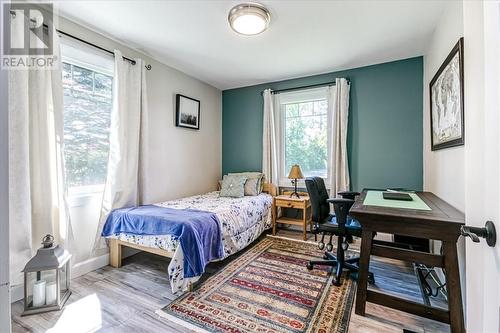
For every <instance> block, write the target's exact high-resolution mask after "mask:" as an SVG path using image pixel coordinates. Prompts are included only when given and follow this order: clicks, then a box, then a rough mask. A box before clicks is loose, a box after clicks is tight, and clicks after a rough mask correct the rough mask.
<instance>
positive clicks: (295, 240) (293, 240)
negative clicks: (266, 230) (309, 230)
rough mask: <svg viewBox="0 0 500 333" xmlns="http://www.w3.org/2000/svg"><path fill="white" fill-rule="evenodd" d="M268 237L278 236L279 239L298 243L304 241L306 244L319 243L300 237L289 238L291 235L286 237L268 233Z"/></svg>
mask: <svg viewBox="0 0 500 333" xmlns="http://www.w3.org/2000/svg"><path fill="white" fill-rule="evenodd" d="M267 237H270V238H278V239H284V240H288V241H292V242H297V243H304V244H312V245H318V243H317V242H313V241H305V240H300V239H295V238H289V237H285V236H273V235H267Z"/></svg>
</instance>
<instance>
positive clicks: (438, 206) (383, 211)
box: [349, 190, 465, 224]
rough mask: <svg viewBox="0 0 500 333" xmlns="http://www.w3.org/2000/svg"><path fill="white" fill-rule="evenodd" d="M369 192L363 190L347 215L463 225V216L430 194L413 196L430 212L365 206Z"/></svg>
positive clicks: (360, 217) (423, 193) (418, 193)
mask: <svg viewBox="0 0 500 333" xmlns="http://www.w3.org/2000/svg"><path fill="white" fill-rule="evenodd" d="M368 191H369V190H363V192H362V193H361V195H359V196H358V198H357V199H356V202H355V203H354V205H353V206H352V208H351V210H350V211H349V215H352V216H353V217H355V218H357V219H362V218H363V217H367V216H378V217H381V216H383V217H384V218H387V219H393V218H394V219H405V220H408V219H410V220H427V221H440V222H448V223H457V224H464V223H465V216H464V214H463V213H462V212H460V211H459V210H458V209H456V208H455V207H453V206H451V205H450V204H448V203H447V202H445V201H444V200H442V199H440V198H439V197H437V196H436V195H435V194H433V193H432V192H416V193H415V194H416V195H418V197H419V198H420V199H421V200H422V201H423V202H424V203H425V204H426V205H427V206H428V207H429V208H430V210H422V209H409V208H395V207H383V206H375V205H365V204H364V200H365V198H366V195H367V193H368Z"/></svg>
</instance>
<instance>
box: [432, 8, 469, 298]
mask: <svg viewBox="0 0 500 333" xmlns="http://www.w3.org/2000/svg"><path fill="white" fill-rule="evenodd" d="M463 33H464V22H463V3H462V1H449V2H448V3H447V5H446V7H445V9H444V10H443V13H442V14H441V19H440V20H439V23H438V25H437V27H436V28H435V30H434V33H433V35H432V38H431V41H430V43H429V47H428V49H427V52H426V53H425V55H424V128H423V135H424V138H423V142H424V190H425V191H430V192H433V193H434V194H436V195H437V196H439V197H440V198H442V199H443V200H445V201H447V202H448V203H450V204H451V205H452V206H454V207H456V208H457V209H459V210H460V211H462V212H465V148H464V146H459V147H453V148H447V149H442V150H437V151H431V134H430V97H429V83H430V81H431V80H432V78H433V77H434V75H435V74H436V72H437V71H438V69H439V67H440V66H441V64H442V63H443V62H444V60H445V59H446V57H447V56H448V54H449V53H450V51H451V49H452V48H453V46H454V45H455V44H456V43H457V42H458V40H459V39H460V37H463ZM465 45H467V41H465ZM465 61H467V60H466V59H465ZM465 121H467V109H465ZM465 142H466V144H467V133H465ZM439 249H440V243H439V242H433V250H434V252H436V253H438V252H439ZM458 251H459V252H458V256H459V264H460V270H461V272H460V273H461V280H462V281H461V284H462V290H463V291H462V295H463V297H464V299H465V289H464V288H465V244H464V239H463V238H462V237H461V238H460V239H459V242H458ZM464 302H465V300H464Z"/></svg>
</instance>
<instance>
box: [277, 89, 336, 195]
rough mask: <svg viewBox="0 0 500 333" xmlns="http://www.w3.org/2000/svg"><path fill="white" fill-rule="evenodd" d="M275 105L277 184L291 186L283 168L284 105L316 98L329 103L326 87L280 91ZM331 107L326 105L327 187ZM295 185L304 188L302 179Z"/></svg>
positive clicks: (329, 170)
mask: <svg viewBox="0 0 500 333" xmlns="http://www.w3.org/2000/svg"><path fill="white" fill-rule="evenodd" d="M275 98H276V100H275V107H276V110H277V112H275V114H276V122H277V126H276V130H277V131H276V132H277V133H276V134H277V135H276V141H277V142H276V144H277V147H278V169H279V174H278V176H279V178H278V182H279V184H278V185H279V186H281V187H292V186H293V185H292V183H291V180H290V179H288V173H289V172H290V170H285V166H286V163H285V153H286V148H285V134H286V131H285V125H286V124H285V112H286V110H285V107H286V105H287V104H293V103H304V102H311V101H318V100H326V101H327V103H329V98H328V87H320V88H310V89H302V90H294V91H291V92H286V93H280V94H277V95H276V97H275ZM332 116H333V115H332V108H331V107H330V105H327V120H326V121H327V129H326V130H327V161H326V162H327V163H326V165H327V167H326V173H327V176H326V178H323V179H324V181H325V185H326V187H327V189H329V188H330V179H331V175H332V167H331V153H332V152H331V149H329V147H330V146H331V139H332V138H331V137H332V136H331V132H332ZM297 186H298V187H301V188H305V187H306V186H305V181H304V179H299V180H298V181H297Z"/></svg>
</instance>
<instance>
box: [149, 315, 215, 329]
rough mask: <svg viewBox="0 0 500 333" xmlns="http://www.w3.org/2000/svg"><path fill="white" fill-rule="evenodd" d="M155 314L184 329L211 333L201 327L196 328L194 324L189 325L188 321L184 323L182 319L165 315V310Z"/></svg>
mask: <svg viewBox="0 0 500 333" xmlns="http://www.w3.org/2000/svg"><path fill="white" fill-rule="evenodd" d="M155 313H156V314H157V315H159V316H160V317H162V318H164V319H167V320H168V321H171V322H173V323H176V324H179V325H181V326H182V327H185V328H187V329H189V330H191V331H194V332H197V333H210V331H207V330H205V329H203V328H201V327H199V326H196V325H194V324H191V323H188V322H187V321H184V320H182V319H180V318H177V317H174V316H172V315H169V314H168V313H165V311H163V309H159V310H156V311H155Z"/></svg>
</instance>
